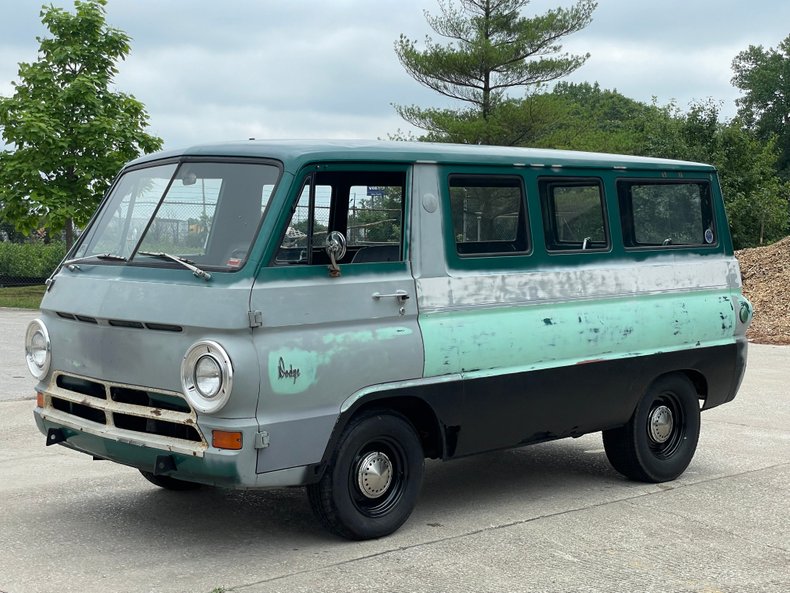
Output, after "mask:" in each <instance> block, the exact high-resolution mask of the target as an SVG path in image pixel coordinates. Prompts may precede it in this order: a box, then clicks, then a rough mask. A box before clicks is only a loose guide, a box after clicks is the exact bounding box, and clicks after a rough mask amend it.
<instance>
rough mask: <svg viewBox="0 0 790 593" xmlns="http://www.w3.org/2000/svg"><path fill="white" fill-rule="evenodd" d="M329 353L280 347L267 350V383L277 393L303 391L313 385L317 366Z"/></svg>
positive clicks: (291, 393)
mask: <svg viewBox="0 0 790 593" xmlns="http://www.w3.org/2000/svg"><path fill="white" fill-rule="evenodd" d="M328 356H329V355H327V354H319V353H318V352H313V351H310V350H298V349H296V348H281V349H278V350H272V351H271V352H269V361H268V366H267V369H268V375H269V385H270V386H271V389H272V391H273V392H274V393H276V394H278V395H293V394H297V393H303V392H304V391H307V390H308V389H309V388H310V387H312V386H313V385H315V383H316V376H317V373H318V367H319V366H320V365H321V364H324V363H325V362H328V361H327V360H326V358H327V357H328Z"/></svg>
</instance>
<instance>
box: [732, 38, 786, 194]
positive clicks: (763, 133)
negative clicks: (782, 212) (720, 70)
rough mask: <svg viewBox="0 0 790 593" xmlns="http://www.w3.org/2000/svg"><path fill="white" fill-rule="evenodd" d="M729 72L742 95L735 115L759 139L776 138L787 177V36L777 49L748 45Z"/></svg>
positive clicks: (780, 161)
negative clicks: (732, 74)
mask: <svg viewBox="0 0 790 593" xmlns="http://www.w3.org/2000/svg"><path fill="white" fill-rule="evenodd" d="M732 69H733V72H734V74H735V75H734V76H733V78H732V83H733V84H734V85H735V86H736V87H738V88H739V89H741V90H742V91H743V92H744V96H743V97H741V98H740V99H738V100H737V103H738V107H739V109H738V114H739V115H740V117H741V119H742V120H743V122H744V124H745V125H746V126H747V127H748V128H749V129H751V130H754V131H755V132H756V133H757V135H758V137H759V138H760V139H761V140H769V139H770V138H771V137H774V136H775V137H776V138H777V142H778V146H779V150H780V151H781V156H780V160H779V168H780V170H781V171H782V173H783V176H784V177H785V179H787V178H790V35H788V36H787V37H786V38H785V39H784V40H783V41H782V42H781V43H780V44H779V46H778V48H776V49H773V48H769V49H767V50H766V49H765V48H763V46H761V45H758V46H754V45H750V46H749V48H748V49H746V50H744V51H742V52H741V53H739V54H738V55H737V56H736V57H735V59H734V60H733V62H732Z"/></svg>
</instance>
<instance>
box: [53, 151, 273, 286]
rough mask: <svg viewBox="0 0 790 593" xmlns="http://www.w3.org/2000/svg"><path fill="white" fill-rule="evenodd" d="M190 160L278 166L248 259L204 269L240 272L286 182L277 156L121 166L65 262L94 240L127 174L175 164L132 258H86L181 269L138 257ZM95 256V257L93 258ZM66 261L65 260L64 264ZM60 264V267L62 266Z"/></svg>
mask: <svg viewBox="0 0 790 593" xmlns="http://www.w3.org/2000/svg"><path fill="white" fill-rule="evenodd" d="M189 163H196V164H248V165H268V166H272V167H275V168H276V169H277V178H276V181H275V183H274V185H273V187H272V190H271V192H270V194H269V197H268V200H267V203H266V205H265V207H264V208H263V209H262V212H261V215H260V217H259V220H258V224H257V226H256V227H255V229H254V231H253V233H252V235H251V238H250V243H249V246H248V249H247V252H246V254H245V256H244V259H243V260H242V261H241V262H240V264H239V265H238V266H227V265H216V264H207V263H203V264H201V268H205V269H208V270H212V271H215V272H225V273H236V272H239V271H241V270H242V269H244V268H245V267H246V265H247V263H248V262H249V261H250V256H251V254H252V252H253V249H254V247H255V245H256V243H257V241H258V238H259V235H260V231H261V227H262V225H263V223H264V221H265V220H266V217H267V216H268V215H269V210H270V209H271V208H272V203H273V202H274V201H275V196H276V194H277V193H278V191H279V189H280V186H281V184H282V181H283V177H284V175H283V173H284V171H285V167H284V164H283V162H282V161H280V160H278V159H274V158H268V157H232V156H231V157H227V156H211V155H205V156H204V155H200V156H197V155H181V156H175V157H166V158H161V159H153V160H150V161H146V162H144V163H136V164H134V165H129V166H126V167H124V168H123V169H121V171H120V172H119V173H118V175H117V176H116V177H115V179H113V182H112V183H111V184H110V187H109V188H108V189H107V191H106V193H105V194H104V197H103V198H102V201H101V203H100V204H99V207H98V208H97V209H96V211H95V212H94V214H93V216H92V217H91V219H90V221H89V222H88V224H87V225H86V226H85V229H84V230H83V231H82V232H81V233H80V236H79V238H78V240H77V241H76V242H75V243H74V245H73V247H72V248H71V249H70V250H69V251H68V253H67V255H66V257H65V258H64V259H63V261H64V262H65V261H68V260H69V259H73V258H74V257H76V254H77V253H79V252H80V250H81V249H83V248H84V247H85V243H86V241H88V240H90V239H92V237H93V233H94V232H95V231H96V229H95V227H96V225H97V224H100V222H101V219H102V216H103V214H104V213H105V212H106V208H107V207H108V206H109V202H110V200H111V198H112V197H113V195H114V193H115V191H116V189H117V188H118V185H119V184H120V182H121V180H122V179H123V178H124V176H125V175H127V174H128V173H131V172H134V171H140V170H145V169H151V168H155V167H161V166H167V165H175V168H174V169H173V173H172V175H171V177H170V179H169V180H168V181H167V184H166V187H165V189H164V190H163V191H162V193H161V195H160V196H159V197H158V201H157V204H156V206H155V208H154V210H153V212H152V214H151V216H150V218H149V219H148V221H147V223H146V226H145V230H144V231H143V232H141V233H140V236H139V237H138V238H137V240H136V243H135V245H134V247H133V249H132V251H131V252H130V254H129V257H128V261H125V262H124V261H121V260H114V259H107V258H104V259H101V258H99V257H98V255H102V254H95V256H96V257H93V256H87V257H86V256H83V257H86V259H88V260H90V263H91V265H94V264H95V265H103V266H132V267H145V268H170V269H172V268H179V267H181V266H179V264H178V263H176V262H174V261H163V260H161V259H156V258H151V257H141V258H137V257H136V256H137V253H138V251H139V250H140V249H141V246H143V243H144V241H145V238H146V234H147V232H148V229H149V227H150V226H151V224H152V223H153V221H154V220H155V219H156V216H157V213H158V211H159V209H160V208H161V207H162V205H163V204H164V202H165V198H166V197H167V196H168V192H169V190H170V187H171V185H172V184H173V182H174V180H176V179H178V174H179V171H180V170H181V169H182V167H183V166H184V165H185V164H189ZM91 257H93V259H90V258H91ZM83 261H85V260H83ZM62 265H63V263H62V262H61V266H62ZM59 267H60V266H59Z"/></svg>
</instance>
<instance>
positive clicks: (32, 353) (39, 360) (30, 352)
mask: <svg viewBox="0 0 790 593" xmlns="http://www.w3.org/2000/svg"><path fill="white" fill-rule="evenodd" d="M25 360H26V361H27V368H28V369H29V370H30V374H31V375H33V376H34V377H35V378H36V379H43V378H44V377H45V376H46V375H47V372H49V364H50V362H52V349H51V346H50V343H49V332H47V327H46V326H45V325H44V322H42V321H41V320H40V319H34V320H33V321H31V322H30V324H29V325H28V326H27V333H26V334H25Z"/></svg>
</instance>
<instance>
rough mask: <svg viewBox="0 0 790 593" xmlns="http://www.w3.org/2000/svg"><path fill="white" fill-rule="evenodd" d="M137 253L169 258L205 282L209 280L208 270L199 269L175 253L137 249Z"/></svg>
mask: <svg viewBox="0 0 790 593" xmlns="http://www.w3.org/2000/svg"><path fill="white" fill-rule="evenodd" d="M137 254H138V255H147V256H149V257H157V258H159V259H169V260H170V261H174V262H176V263H178V264H181V265H182V266H184V267H185V268H186V269H188V270H190V271H191V272H192V273H193V274H194V275H195V276H197V277H198V278H203V280H205V281H206V282H208V281H209V280H211V274H209V273H208V272H206V271H204V270H201V269H200V268H198V267H197V266H196V265H193V264H192V262H190V261H189V260H188V259H186V258H184V257H179V256H177V255H170V254H169V253H164V252H163V251H160V252H154V251H138V252H137Z"/></svg>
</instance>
